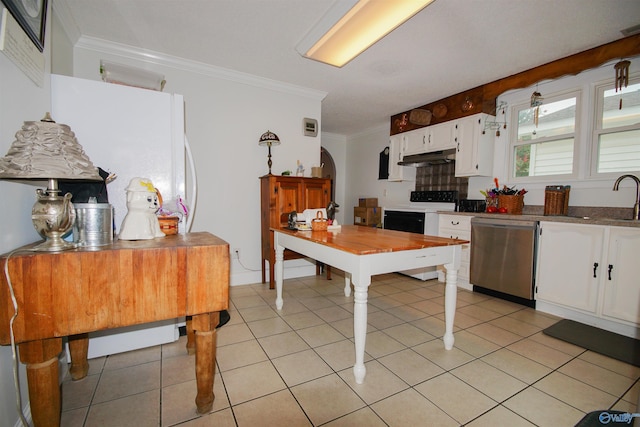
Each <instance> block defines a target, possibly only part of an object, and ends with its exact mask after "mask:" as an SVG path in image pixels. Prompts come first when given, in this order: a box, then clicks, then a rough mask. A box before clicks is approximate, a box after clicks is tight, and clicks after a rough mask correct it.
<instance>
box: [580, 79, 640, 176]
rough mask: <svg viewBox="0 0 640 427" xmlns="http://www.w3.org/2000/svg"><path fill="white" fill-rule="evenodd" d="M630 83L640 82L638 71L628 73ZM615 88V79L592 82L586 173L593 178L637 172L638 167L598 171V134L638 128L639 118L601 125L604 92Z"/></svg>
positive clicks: (639, 128) (639, 127)
mask: <svg viewBox="0 0 640 427" xmlns="http://www.w3.org/2000/svg"><path fill="white" fill-rule="evenodd" d="M631 84H640V73H638V72H636V73H631V74H630V75H629V85H631ZM614 88H615V79H606V80H601V81H599V82H597V83H595V84H594V86H593V97H594V102H593V125H592V126H591V129H590V132H591V138H589V139H588V140H589V141H590V147H588V148H589V152H590V154H591V156H590V161H589V165H588V167H589V170H588V173H587V175H588V176H589V177H590V178H593V179H612V178H613V179H615V178H617V177H618V176H620V175H621V174H625V173H626V174H629V173H630V174H636V175H637V174H638V173H639V172H640V169H637V170H635V169H634V170H625V171H616V172H598V160H599V149H600V143H599V142H600V136H601V135H609V134H615V133H621V132H628V131H632V130H640V120H638V123H636V124H633V125H626V126H618V127H615V128H607V129H604V128H603V127H602V117H603V113H602V110H603V108H604V92H605V91H607V90H610V89H614Z"/></svg>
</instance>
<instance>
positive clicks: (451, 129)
mask: <svg viewBox="0 0 640 427" xmlns="http://www.w3.org/2000/svg"><path fill="white" fill-rule="evenodd" d="M456 122H457V120H452V121H449V122H444V123H439V124H437V125H433V126H429V127H426V128H425V129H426V130H427V134H426V145H427V148H428V149H427V151H440V150H448V149H450V148H455V147H456V141H455V133H456V127H455V123H456Z"/></svg>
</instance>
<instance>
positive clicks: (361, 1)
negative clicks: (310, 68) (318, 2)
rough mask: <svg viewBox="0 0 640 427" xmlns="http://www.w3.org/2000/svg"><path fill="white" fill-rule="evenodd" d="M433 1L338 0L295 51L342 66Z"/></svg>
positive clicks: (307, 56)
mask: <svg viewBox="0 0 640 427" xmlns="http://www.w3.org/2000/svg"><path fill="white" fill-rule="evenodd" d="M432 1H433V0H393V1H386V0H349V1H336V2H335V3H334V5H333V6H332V7H331V8H330V9H329V10H328V11H327V13H326V14H325V15H324V16H323V17H322V19H321V20H320V21H319V22H318V24H317V25H316V26H314V27H313V28H312V29H311V31H309V33H308V34H307V35H306V36H305V38H304V39H303V40H302V41H301V42H300V43H299V44H298V45H297V46H296V50H297V51H298V52H299V53H300V54H301V55H302V56H304V57H306V58H310V59H314V60H316V61H320V62H324V63H326V64H330V65H333V66H335V67H342V66H344V65H345V64H347V63H348V62H349V61H351V60H352V59H353V58H355V57H356V56H358V55H360V54H361V53H362V52H364V51H365V50H366V49H368V48H369V47H370V46H371V45H373V44H374V43H376V42H377V41H378V40H380V39H381V38H383V37H384V36H386V35H387V34H389V33H390V32H391V31H393V30H394V29H396V28H397V27H399V26H400V25H402V24H403V23H404V22H405V21H407V20H408V19H409V18H411V17H412V16H413V15H415V14H416V13H418V12H419V11H421V10H422V9H424V8H425V7H426V6H427V5H428V4H429V3H431V2H432Z"/></svg>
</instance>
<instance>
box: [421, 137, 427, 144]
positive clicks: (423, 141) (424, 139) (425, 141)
mask: <svg viewBox="0 0 640 427" xmlns="http://www.w3.org/2000/svg"><path fill="white" fill-rule="evenodd" d="M426 143H427V136H426V135H422V145H425V144H426Z"/></svg>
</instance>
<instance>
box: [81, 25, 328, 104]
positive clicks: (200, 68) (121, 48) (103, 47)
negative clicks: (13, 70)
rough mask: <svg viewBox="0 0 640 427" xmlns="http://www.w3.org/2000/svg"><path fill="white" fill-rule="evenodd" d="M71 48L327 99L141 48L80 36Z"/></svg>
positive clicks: (320, 94)
mask: <svg viewBox="0 0 640 427" xmlns="http://www.w3.org/2000/svg"><path fill="white" fill-rule="evenodd" d="M74 48H79V49H88V50H92V51H96V52H101V53H104V54H110V55H116V56H120V57H124V58H128V59H132V60H135V61H142V62H147V63H151V64H158V65H162V66H164V67H168V68H174V69H176V70H182V71H187V72H191V73H197V74H202V75H206V76H209V77H214V78H218V79H223V80H228V81H232V82H234V83H240V84H245V85H249V86H254V87H258V88H261V89H269V90H274V91H278V92H283V93H287V94H291V95H296V96H302V97H305V98H310V99H314V100H318V101H322V100H323V99H324V98H325V97H326V96H327V92H323V91H319V90H315V89H309V88H305V87H302V86H296V85H292V84H289V83H284V82H280V81H277V80H272V79H267V78H264V77H258V76H254V75H252V74H248V73H243V72H239V71H234V70H229V69H226V68H222V67H216V66H214V65H209V64H205V63H202V62H197V61H192V60H189V59H184V58H179V57H176V56H172V55H166V54H164V53H160V52H156V51H152V50H148V49H141V48H137V47H133V46H129V45H125V44H121V43H115V42H111V41H108V40H103V39H98V38H94V37H88V36H81V37H80V38H79V39H78V41H77V42H76V44H75V46H74Z"/></svg>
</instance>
